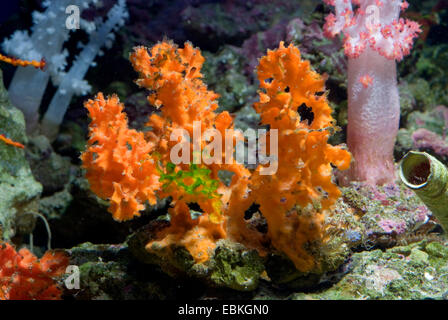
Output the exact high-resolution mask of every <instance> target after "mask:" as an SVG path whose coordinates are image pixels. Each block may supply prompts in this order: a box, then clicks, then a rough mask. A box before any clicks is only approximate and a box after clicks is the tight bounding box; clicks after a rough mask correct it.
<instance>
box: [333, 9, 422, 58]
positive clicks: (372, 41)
mask: <svg viewBox="0 0 448 320" xmlns="http://www.w3.org/2000/svg"><path fill="white" fill-rule="evenodd" d="M324 2H325V3H327V4H328V5H331V6H334V7H335V11H336V12H335V14H329V15H328V16H327V18H326V23H325V26H324V32H325V35H326V36H327V37H331V38H332V37H334V36H336V35H337V34H339V33H341V32H342V33H343V34H344V50H345V54H346V55H347V56H348V57H349V58H357V57H359V55H360V54H361V53H363V52H364V50H365V49H366V48H367V47H370V48H371V49H372V50H374V51H376V52H378V53H379V54H380V55H382V56H384V57H386V58H387V59H390V60H397V61H400V60H402V59H403V57H404V56H406V55H408V54H409V52H410V50H411V48H412V45H413V41H414V38H416V37H417V36H418V34H419V33H420V32H421V30H420V26H419V24H418V23H416V22H414V21H410V20H407V19H402V18H401V19H398V18H397V17H398V15H399V13H400V11H403V10H405V9H406V8H407V7H408V3H407V2H406V1H401V0H389V1H386V0H385V1H379V0H364V1H362V0H360V1H353V0H352V1H350V0H325V1H324Z"/></svg>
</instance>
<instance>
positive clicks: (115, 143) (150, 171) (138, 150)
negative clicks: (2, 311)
mask: <svg viewBox="0 0 448 320" xmlns="http://www.w3.org/2000/svg"><path fill="white" fill-rule="evenodd" d="M85 106H86V108H87V109H88V110H89V113H90V118H91V123H90V127H89V128H90V129H89V130H90V138H89V140H88V148H87V150H86V151H85V152H84V153H83V154H82V155H81V159H82V161H83V167H84V168H85V169H86V170H87V174H86V177H87V179H88V180H89V183H90V187H91V189H92V191H93V192H95V193H96V194H97V195H98V196H99V197H101V198H105V199H109V200H110V203H111V204H110V207H109V211H110V212H111V213H112V215H113V217H114V219H115V220H118V221H124V220H129V219H132V218H133V217H134V216H138V215H139V214H140V213H139V211H141V210H143V209H144V203H145V201H146V200H148V202H149V203H150V204H155V203H156V196H155V191H156V190H157V189H158V187H159V183H158V178H159V176H158V174H157V172H156V164H155V161H154V159H152V158H151V157H150V155H149V153H150V152H151V151H152V149H153V146H152V144H151V143H149V142H147V141H146V140H145V139H144V135H143V133H142V132H138V131H136V130H133V129H129V128H128V121H127V118H126V114H125V113H124V112H123V105H122V104H121V103H120V102H119V99H118V97H117V96H112V97H110V98H108V99H106V100H105V99H104V96H103V94H102V93H99V94H98V95H97V97H96V99H95V100H88V101H87V102H86V103H85Z"/></svg>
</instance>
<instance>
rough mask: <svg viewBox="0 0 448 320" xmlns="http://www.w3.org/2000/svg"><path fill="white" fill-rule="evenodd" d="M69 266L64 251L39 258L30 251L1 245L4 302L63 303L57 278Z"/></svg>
mask: <svg viewBox="0 0 448 320" xmlns="http://www.w3.org/2000/svg"><path fill="white" fill-rule="evenodd" d="M68 263H69V259H68V257H67V256H66V255H65V253H63V252H49V251H47V252H46V253H45V255H44V256H43V257H42V258H40V260H38V259H37V257H36V256H34V255H33V254H32V253H31V252H30V251H29V250H28V249H21V250H19V252H16V250H15V249H14V248H13V247H12V246H11V245H10V244H8V243H2V244H0V300H59V299H60V298H61V290H60V289H59V288H58V286H57V284H56V282H55V280H54V278H56V277H60V276H62V275H63V274H64V272H65V269H66V268H67V266H68Z"/></svg>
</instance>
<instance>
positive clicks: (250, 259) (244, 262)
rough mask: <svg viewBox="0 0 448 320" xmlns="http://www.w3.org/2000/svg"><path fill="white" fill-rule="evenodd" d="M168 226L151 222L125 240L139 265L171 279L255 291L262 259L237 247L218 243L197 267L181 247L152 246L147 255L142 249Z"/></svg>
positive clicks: (244, 248)
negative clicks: (153, 267)
mask: <svg viewBox="0 0 448 320" xmlns="http://www.w3.org/2000/svg"><path fill="white" fill-rule="evenodd" d="M168 225H169V222H167V221H163V220H158V221H153V222H151V223H150V224H149V225H147V226H145V227H143V228H141V229H140V230H138V231H137V232H136V233H134V234H133V235H132V236H131V237H130V238H129V239H128V245H129V249H130V251H131V252H132V253H133V255H134V256H135V257H136V258H137V259H138V260H139V261H142V262H143V263H147V264H150V265H157V266H159V267H160V269H161V270H162V271H163V272H165V273H166V274H168V275H170V276H171V277H173V278H181V279H182V278H186V277H189V278H194V279H199V280H201V281H202V282H203V283H206V284H207V285H208V286H211V287H224V288H231V289H234V290H238V291H251V290H254V289H256V288H257V286H258V283H259V279H260V276H261V273H262V272H263V270H264V264H263V259H262V258H261V257H260V256H259V255H258V253H257V252H256V251H255V250H249V249H247V248H246V247H244V246H243V245H241V244H239V243H234V242H232V241H229V240H219V241H218V242H217V244H216V248H215V249H214V252H213V253H212V254H211V256H210V258H209V260H208V261H206V262H205V263H196V262H195V261H194V259H193V257H192V256H191V255H190V253H189V252H188V251H187V250H186V249H185V248H184V247H181V246H170V247H155V246H153V248H152V249H153V250H152V252H148V251H147V250H146V249H145V246H146V244H147V243H148V242H150V241H151V240H152V239H153V237H154V236H155V235H156V234H157V232H159V231H160V230H163V228H165V227H167V226H168Z"/></svg>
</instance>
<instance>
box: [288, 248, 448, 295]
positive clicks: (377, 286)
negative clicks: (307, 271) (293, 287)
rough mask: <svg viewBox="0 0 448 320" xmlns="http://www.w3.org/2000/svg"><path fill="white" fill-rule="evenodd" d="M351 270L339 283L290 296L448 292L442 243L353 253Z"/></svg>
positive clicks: (447, 255)
mask: <svg viewBox="0 0 448 320" xmlns="http://www.w3.org/2000/svg"><path fill="white" fill-rule="evenodd" d="M350 264H351V271H350V272H349V273H347V274H346V275H345V276H344V277H343V278H342V280H341V281H340V282H338V283H337V284H335V285H334V286H332V287H331V288H329V289H326V290H323V291H321V292H317V293H308V294H307V293H295V294H293V295H292V296H291V298H293V299H324V300H338V299H385V300H395V299H406V300H407V299H445V297H446V295H447V292H448V281H447V276H448V246H447V243H446V242H443V243H442V242H428V241H421V242H417V243H413V244H410V245H407V246H397V247H394V248H391V249H388V250H386V251H381V250H373V251H364V252H359V253H355V254H353V256H352V261H351V263H350Z"/></svg>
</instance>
